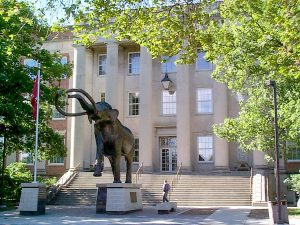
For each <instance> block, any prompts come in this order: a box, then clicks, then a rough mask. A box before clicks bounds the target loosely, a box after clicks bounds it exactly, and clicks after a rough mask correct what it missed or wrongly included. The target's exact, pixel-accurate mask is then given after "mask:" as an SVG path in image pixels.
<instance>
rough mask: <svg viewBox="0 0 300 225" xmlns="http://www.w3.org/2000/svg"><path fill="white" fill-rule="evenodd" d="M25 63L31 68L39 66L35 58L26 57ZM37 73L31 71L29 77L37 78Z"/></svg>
mask: <svg viewBox="0 0 300 225" xmlns="http://www.w3.org/2000/svg"><path fill="white" fill-rule="evenodd" d="M24 65H25V66H26V67H29V68H31V67H38V62H37V61H36V60H34V59H24ZM36 75H37V74H34V73H29V77H30V78H31V79H35V77H36Z"/></svg>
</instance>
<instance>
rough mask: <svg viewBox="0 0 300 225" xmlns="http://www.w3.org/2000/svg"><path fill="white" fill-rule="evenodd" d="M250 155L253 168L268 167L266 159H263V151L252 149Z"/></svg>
mask: <svg viewBox="0 0 300 225" xmlns="http://www.w3.org/2000/svg"><path fill="white" fill-rule="evenodd" d="M252 155H253V168H254V169H266V168H267V167H268V161H267V160H265V153H264V152H263V151H253V153H252Z"/></svg>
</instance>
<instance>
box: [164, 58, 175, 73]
mask: <svg viewBox="0 0 300 225" xmlns="http://www.w3.org/2000/svg"><path fill="white" fill-rule="evenodd" d="M162 58H163V59H164V60H166V62H164V63H162V64H161V72H162V73H174V72H176V64H175V61H176V59H177V57H176V56H171V57H167V56H163V57H162Z"/></svg>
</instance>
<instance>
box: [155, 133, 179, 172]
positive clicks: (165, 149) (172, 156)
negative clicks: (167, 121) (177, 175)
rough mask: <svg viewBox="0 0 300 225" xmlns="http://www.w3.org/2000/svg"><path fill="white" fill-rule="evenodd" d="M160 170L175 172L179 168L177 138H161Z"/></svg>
mask: <svg viewBox="0 0 300 225" xmlns="http://www.w3.org/2000/svg"><path fill="white" fill-rule="evenodd" d="M159 147H160V162H161V164H160V165H161V166H160V170H161V171H162V172H173V171H176V168H177V148H176V147H177V140H176V137H170V136H167V137H159Z"/></svg>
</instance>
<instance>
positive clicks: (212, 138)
mask: <svg viewBox="0 0 300 225" xmlns="http://www.w3.org/2000/svg"><path fill="white" fill-rule="evenodd" d="M201 137H210V138H211V148H202V149H203V150H208V149H211V150H212V160H210V161H200V160H199V156H200V149H201V148H200V147H199V138H201ZM196 146H197V161H198V163H214V162H215V146H214V136H213V135H197V137H196Z"/></svg>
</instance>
